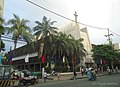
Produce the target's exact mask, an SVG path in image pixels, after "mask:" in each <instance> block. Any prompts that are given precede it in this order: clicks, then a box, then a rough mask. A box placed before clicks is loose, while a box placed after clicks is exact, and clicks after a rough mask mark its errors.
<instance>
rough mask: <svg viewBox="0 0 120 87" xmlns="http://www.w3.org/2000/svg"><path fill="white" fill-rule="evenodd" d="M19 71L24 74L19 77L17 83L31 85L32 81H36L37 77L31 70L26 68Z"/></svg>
mask: <svg viewBox="0 0 120 87" xmlns="http://www.w3.org/2000/svg"><path fill="white" fill-rule="evenodd" d="M21 73H23V74H24V76H21V77H20V81H19V85H21V84H23V85H26V84H28V83H31V84H32V85H33V84H34V83H36V81H37V77H35V76H34V75H33V73H32V72H30V71H28V70H22V71H21Z"/></svg>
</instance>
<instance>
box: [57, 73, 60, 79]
mask: <svg viewBox="0 0 120 87" xmlns="http://www.w3.org/2000/svg"><path fill="white" fill-rule="evenodd" d="M57 77H58V80H60V73H59V72H57Z"/></svg>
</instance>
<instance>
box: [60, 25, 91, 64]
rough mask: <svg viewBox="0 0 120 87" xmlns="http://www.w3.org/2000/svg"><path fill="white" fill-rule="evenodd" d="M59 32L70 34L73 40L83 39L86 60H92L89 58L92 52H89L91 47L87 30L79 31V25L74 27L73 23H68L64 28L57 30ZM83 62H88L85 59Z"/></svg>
mask: <svg viewBox="0 0 120 87" xmlns="http://www.w3.org/2000/svg"><path fill="white" fill-rule="evenodd" d="M59 31H61V32H63V33H66V34H67V35H68V34H71V35H72V36H74V37H75V39H79V38H83V39H84V41H83V42H82V43H83V45H84V48H85V49H86V51H87V57H86V58H89V59H88V60H90V59H92V57H91V55H92V52H91V50H92V45H91V43H90V39H89V34H88V32H87V28H83V29H80V27H79V24H77V25H76V24H75V23H70V24H68V25H66V26H63V27H61V28H59ZM85 60H86V61H87V62H90V61H88V60H87V59H85Z"/></svg>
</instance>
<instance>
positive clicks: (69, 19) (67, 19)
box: [26, 0, 107, 30]
mask: <svg viewBox="0 0 120 87" xmlns="http://www.w3.org/2000/svg"><path fill="white" fill-rule="evenodd" d="M26 1H28V2H29V3H31V4H33V5H35V6H37V7H40V8H42V9H44V10H46V11H48V12H50V13H53V14H55V15H57V16H59V17H62V18H64V19H67V20H69V21H72V22H75V21H74V20H72V19H70V18H67V17H65V16H63V15H60V14H58V13H56V12H54V11H51V10H49V9H47V8H45V7H43V6H40V5H38V4H36V3H34V2H32V1H29V0H26ZM77 23H79V24H81V25H85V26H88V27H92V28H97V29H104V30H107V28H100V27H95V26H91V25H88V24H84V23H80V22H77Z"/></svg>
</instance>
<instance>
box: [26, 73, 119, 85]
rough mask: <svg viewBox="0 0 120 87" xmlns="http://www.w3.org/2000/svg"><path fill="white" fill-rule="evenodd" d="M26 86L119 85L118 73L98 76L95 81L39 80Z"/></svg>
mask: <svg viewBox="0 0 120 87" xmlns="http://www.w3.org/2000/svg"><path fill="white" fill-rule="evenodd" d="M28 87H120V74H114V75H106V76H101V77H98V78H97V80H96V81H88V79H87V78H85V79H77V80H65V81H47V83H43V82H39V83H37V84H34V85H29V86H28Z"/></svg>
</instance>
